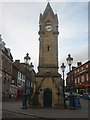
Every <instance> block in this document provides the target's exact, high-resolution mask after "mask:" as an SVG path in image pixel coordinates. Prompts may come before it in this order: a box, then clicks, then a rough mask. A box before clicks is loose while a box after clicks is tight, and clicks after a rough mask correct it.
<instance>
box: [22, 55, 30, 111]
mask: <svg viewBox="0 0 90 120" xmlns="http://www.w3.org/2000/svg"><path fill="white" fill-rule="evenodd" d="M30 59H31V58H30V57H29V54H28V53H27V54H26V56H25V57H24V60H25V65H26V79H25V88H24V89H25V90H24V94H23V107H22V108H23V109H27V67H28V65H29V61H30Z"/></svg>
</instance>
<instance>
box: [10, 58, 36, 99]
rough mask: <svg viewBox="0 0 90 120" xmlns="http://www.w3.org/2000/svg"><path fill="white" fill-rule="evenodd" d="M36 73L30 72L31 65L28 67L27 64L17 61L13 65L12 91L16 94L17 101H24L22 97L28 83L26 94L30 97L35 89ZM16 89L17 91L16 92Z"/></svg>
mask: <svg viewBox="0 0 90 120" xmlns="http://www.w3.org/2000/svg"><path fill="white" fill-rule="evenodd" d="M35 74H36V73H35V71H34V70H33V69H32V70H30V65H28V66H27V68H26V64H25V63H20V60H15V62H14V63H13V74H12V81H13V82H12V84H11V91H13V92H14V93H15V91H16V99H17V100H20V99H22V95H23V94H24V92H25V82H26V92H27V94H28V95H30V94H32V93H33V91H34V89H35V88H34V87H35V85H34V84H35V83H34V81H35ZM15 89H16V90H15Z"/></svg>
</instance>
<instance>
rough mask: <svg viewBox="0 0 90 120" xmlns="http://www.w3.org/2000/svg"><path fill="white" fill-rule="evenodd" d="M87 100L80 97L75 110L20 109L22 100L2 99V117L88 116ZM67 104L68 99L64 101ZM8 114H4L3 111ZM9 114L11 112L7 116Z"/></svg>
mask: <svg viewBox="0 0 90 120" xmlns="http://www.w3.org/2000/svg"><path fill="white" fill-rule="evenodd" d="M88 102H90V101H88V100H85V99H82V98H81V99H80V103H81V108H78V109H76V110H70V109H59V108H47V109H45V108H28V109H22V101H3V102H2V116H3V118H7V117H11V118H12V117H13V118H16V116H17V115H15V114H19V116H20V117H21V118H23V116H26V117H27V118H45V119H46V118H88ZM66 103H67V106H68V101H67V102H66ZM6 112H7V113H8V115H5V113H6ZM9 114H12V115H10V116H9Z"/></svg>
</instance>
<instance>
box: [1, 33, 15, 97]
mask: <svg viewBox="0 0 90 120" xmlns="http://www.w3.org/2000/svg"><path fill="white" fill-rule="evenodd" d="M0 52H1V59H2V60H1V61H0V64H1V71H2V98H3V99H7V98H9V96H10V84H11V79H12V63H13V57H12V54H11V52H10V49H9V48H6V47H5V43H4V41H2V39H1V35H0Z"/></svg>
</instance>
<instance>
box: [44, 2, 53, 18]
mask: <svg viewBox="0 0 90 120" xmlns="http://www.w3.org/2000/svg"><path fill="white" fill-rule="evenodd" d="M48 12H50V13H52V14H54V12H53V10H52V8H51V5H50V3H49V2H48V4H47V6H46V9H45V11H44V13H43V16H45V15H46V14H47V13H48Z"/></svg>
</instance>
